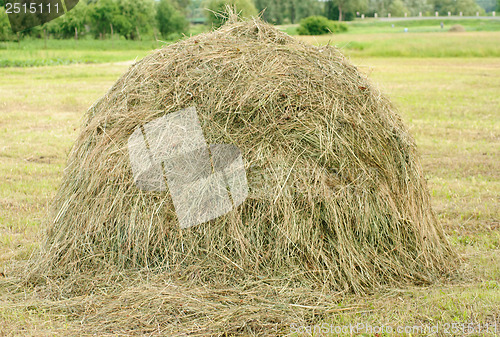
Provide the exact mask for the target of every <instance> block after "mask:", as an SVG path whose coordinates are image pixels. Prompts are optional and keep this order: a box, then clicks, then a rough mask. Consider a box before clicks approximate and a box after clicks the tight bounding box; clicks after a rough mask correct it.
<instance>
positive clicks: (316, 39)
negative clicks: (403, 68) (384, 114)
mask: <svg viewBox="0 0 500 337" xmlns="http://www.w3.org/2000/svg"><path fill="white" fill-rule="evenodd" d="M298 38H299V39H301V40H303V41H306V42H308V43H313V44H317V45H322V44H330V45H334V46H337V47H339V48H341V49H342V51H343V52H344V53H345V54H346V55H348V56H351V57H416V58H428V57H433V58H436V57H500V43H498V41H500V32H476V33H468V32H464V33H448V32H447V33H406V34H405V33H392V34H357V35H351V34H336V35H322V36H298Z"/></svg>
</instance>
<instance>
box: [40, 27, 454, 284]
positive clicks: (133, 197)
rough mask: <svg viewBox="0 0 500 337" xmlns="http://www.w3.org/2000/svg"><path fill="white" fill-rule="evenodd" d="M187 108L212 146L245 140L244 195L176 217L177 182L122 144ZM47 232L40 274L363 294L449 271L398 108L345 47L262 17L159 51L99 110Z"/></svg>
mask: <svg viewBox="0 0 500 337" xmlns="http://www.w3.org/2000/svg"><path fill="white" fill-rule="evenodd" d="M191 106H194V107H196V109H197V111H198V115H199V119H200V122H201V126H202V128H203V132H204V135H205V138H206V140H207V142H208V143H209V144H234V145H236V146H237V147H238V148H239V149H240V150H241V153H242V156H243V158H244V160H245V169H246V172H247V179H248V185H249V188H250V191H249V196H248V198H247V200H246V201H245V202H244V203H243V204H242V205H241V206H239V207H237V208H236V209H234V210H233V211H231V212H229V213H228V214H226V215H224V216H222V217H219V218H217V219H216V220H214V221H211V222H209V223H204V224H201V225H198V226H194V227H191V228H187V229H180V228H179V225H178V221H177V218H176V215H175V210H174V208H173V205H172V201H171V199H170V196H169V193H166V192H145V191H141V190H140V189H138V188H137V186H136V185H135V184H134V182H133V176H132V171H131V167H130V162H129V156H128V152H127V151H128V150H127V140H128V138H129V136H130V135H131V134H132V132H133V131H134V130H135V129H136V128H137V127H140V126H141V125H144V124H145V123H148V122H150V121H152V120H154V119H156V118H158V117H160V116H163V115H165V114H169V113H172V112H175V111H178V110H181V109H183V108H187V107H191ZM46 235H47V236H46V240H45V242H44V243H43V249H42V252H41V253H40V256H39V258H38V259H37V261H36V264H37V266H38V267H37V268H36V270H35V272H33V274H32V275H33V276H34V275H39V276H40V275H43V276H44V277H48V278H51V277H54V276H64V275H73V276H74V275H78V273H82V272H85V273H93V274H94V275H103V274H104V275H107V274H111V273H121V272H126V271H131V270H143V271H144V270H147V271H149V272H156V273H165V275H167V274H168V275H170V276H169V277H172V278H174V279H176V281H179V280H181V281H182V280H184V281H186V282H187V281H189V282H190V283H191V284H198V285H200V286H202V285H211V284H212V285H214V286H215V285H228V286H229V285H234V286H238V285H242V284H245V283H248V282H250V281H251V280H259V279H272V280H281V281H282V282H283V284H286V285H289V286H290V287H313V288H315V289H323V290H333V291H340V292H351V293H352V292H353V293H358V294H362V293H366V292H370V291H372V290H373V289H376V288H378V287H380V286H397V285H402V284H427V283H429V282H433V281H434V280H436V279H437V278H438V277H440V276H442V275H444V274H446V273H448V272H449V271H450V270H451V269H452V268H453V252H452V251H451V249H450V247H449V245H448V243H447V241H446V239H445V237H444V235H443V232H442V230H441V229H440V227H439V226H438V225H437V224H436V219H435V216H434V214H433V211H432V209H431V206H430V202H429V194H428V191H427V187H426V183H425V179H424V176H423V174H422V170H421V166H420V163H419V158H418V155H417V151H416V147H415V142H414V140H413V138H412V137H411V136H410V134H409V133H408V130H407V129H406V127H405V126H404V125H403V123H402V121H401V118H400V117H399V116H398V114H397V113H396V111H395V109H394V107H393V106H392V105H391V104H390V102H389V101H388V100H387V99H386V98H385V97H384V96H383V95H382V94H381V93H380V92H379V91H378V90H377V89H376V88H374V87H373V86H372V84H371V83H370V82H369V81H368V80H367V78H366V77H365V76H363V75H362V74H361V73H360V72H359V71H358V70H357V69H356V68H355V67H354V66H353V65H351V64H350V63H349V62H348V61H347V60H346V59H345V58H344V56H343V55H342V54H341V53H340V52H339V51H338V50H337V49H336V48H333V47H313V46H309V45H305V44H303V43H301V42H298V41H297V40H295V39H293V38H292V37H290V36H288V35H286V34H284V33H282V32H280V31H278V30H277V29H275V28H274V27H272V26H270V25H267V24H264V23H263V22H261V21H259V20H257V19H256V20H253V21H251V22H231V23H229V24H227V25H225V26H223V27H222V28H221V29H219V30H217V31H214V32H210V33H207V34H202V35H198V36H195V37H192V38H189V39H185V40H183V41H180V42H178V43H175V44H172V45H169V46H166V47H164V48H162V49H160V50H156V51H155V52H153V53H152V54H151V55H149V56H147V57H146V58H144V59H143V60H141V61H140V62H138V63H136V64H134V65H133V66H132V67H131V68H130V69H129V71H128V72H127V73H126V74H124V75H123V76H122V77H121V78H120V79H119V80H118V81H117V82H116V84H115V85H114V86H113V87H112V88H111V89H110V90H109V92H108V93H107V94H106V95H105V96H104V97H103V98H102V99H100V100H99V101H98V102H97V103H96V104H95V105H94V106H92V107H91V108H90V109H89V111H88V115H87V117H86V121H85V123H84V125H83V127H82V130H81V133H80V136H79V137H78V139H77V141H76V144H75V145H74V147H73V150H72V152H71V154H70V157H69V162H68V166H67V168H66V170H65V172H64V179H63V181H62V185H61V187H60V188H59V191H58V194H57V197H56V199H55V201H54V213H53V218H52V219H51V220H50V223H49V225H48V230H47V233H46ZM157 275H158V274H157ZM73 279H74V277H73Z"/></svg>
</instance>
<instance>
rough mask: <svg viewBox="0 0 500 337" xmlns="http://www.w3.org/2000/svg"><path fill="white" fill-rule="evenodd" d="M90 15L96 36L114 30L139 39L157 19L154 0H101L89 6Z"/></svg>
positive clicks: (129, 37) (130, 37)
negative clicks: (155, 17) (155, 18)
mask: <svg viewBox="0 0 500 337" xmlns="http://www.w3.org/2000/svg"><path fill="white" fill-rule="evenodd" d="M88 15H89V18H90V23H91V27H92V30H93V32H94V34H95V36H96V37H97V36H105V35H106V34H108V33H111V32H113V33H116V34H118V35H122V36H124V37H126V38H127V39H137V38H138V37H139V35H140V33H146V32H149V31H150V30H152V25H151V24H152V23H154V21H155V20H154V16H155V11H154V3H153V0H119V1H117V0H99V1H97V2H92V3H91V4H90V5H89V6H88Z"/></svg>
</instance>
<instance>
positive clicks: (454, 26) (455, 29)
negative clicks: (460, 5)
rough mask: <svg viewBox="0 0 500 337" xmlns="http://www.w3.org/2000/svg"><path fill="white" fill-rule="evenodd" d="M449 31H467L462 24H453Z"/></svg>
mask: <svg viewBox="0 0 500 337" xmlns="http://www.w3.org/2000/svg"><path fill="white" fill-rule="evenodd" d="M448 31H449V32H451V33H461V32H465V27H464V26H462V25H453V26H451V28H450V29H448Z"/></svg>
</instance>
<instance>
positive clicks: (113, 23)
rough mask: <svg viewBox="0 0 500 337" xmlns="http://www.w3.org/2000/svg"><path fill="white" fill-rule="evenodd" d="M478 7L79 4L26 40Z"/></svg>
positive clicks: (457, 2)
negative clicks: (235, 20) (236, 16)
mask: <svg viewBox="0 0 500 337" xmlns="http://www.w3.org/2000/svg"><path fill="white" fill-rule="evenodd" d="M477 1H478V3H482V4H483V5H484V6H487V9H489V10H491V9H492V8H495V7H497V8H498V9H500V0H477ZM478 3H476V0H321V1H318V0H159V1H158V0H81V1H80V2H79V3H78V5H77V6H76V7H75V8H73V9H72V10H71V11H69V12H67V13H66V14H65V15H63V16H61V17H60V18H57V19H55V20H53V21H51V22H48V23H46V24H45V25H43V26H41V27H40V26H39V27H35V28H33V29H31V30H29V31H27V32H23V34H24V35H31V36H34V37H46V36H51V37H53V38H73V37H74V38H79V37H81V36H82V35H86V36H88V35H90V36H92V37H94V38H97V39H106V38H109V37H111V36H120V37H123V38H125V39H131V40H137V39H141V37H144V36H156V37H158V38H159V37H161V38H164V39H171V38H175V37H176V36H179V35H180V34H183V33H186V32H187V31H188V28H189V23H190V22H191V23H206V24H208V25H213V26H219V25H221V24H222V23H223V22H224V20H225V18H224V17H223V16H221V15H217V14H216V13H218V12H221V11H224V9H225V6H226V5H228V4H229V5H231V6H233V7H234V8H236V10H237V11H238V12H240V14H241V15H242V16H244V17H245V16H246V17H250V16H255V15H258V14H259V13H261V15H262V17H263V19H264V20H266V21H268V22H270V23H273V24H287V23H292V24H293V23H298V22H299V21H300V20H301V19H303V18H306V17H309V16H317V15H321V16H325V17H326V18H328V19H330V20H339V21H345V20H352V19H353V18H355V17H356V16H357V15H358V16H359V15H360V14H361V13H362V14H365V15H366V16H373V15H374V14H375V13H377V14H378V15H379V16H387V14H388V13H391V15H392V16H403V15H404V14H405V13H407V15H408V16H416V15H418V14H419V13H423V15H433V13H434V12H435V11H437V12H439V13H440V14H441V15H447V13H448V12H451V13H452V14H458V13H459V12H462V13H463V15H475V13H476V12H478V11H479V12H481V13H484V9H482V8H481V7H480V6H479V5H478ZM4 5H5V0H0V40H8V39H13V34H12V32H11V31H10V26H9V21H8V18H7V15H6V14H5V11H4V9H3V8H4ZM207 9H208V10H207ZM17 37H19V36H17Z"/></svg>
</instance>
